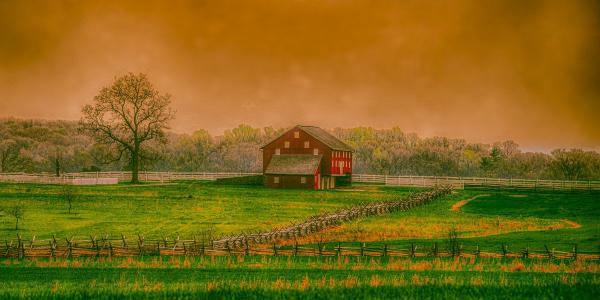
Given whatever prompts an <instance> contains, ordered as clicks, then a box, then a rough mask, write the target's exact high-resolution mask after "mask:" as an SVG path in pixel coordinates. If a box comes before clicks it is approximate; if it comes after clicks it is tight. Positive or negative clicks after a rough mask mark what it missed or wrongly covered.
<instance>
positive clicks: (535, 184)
mask: <svg viewBox="0 0 600 300" xmlns="http://www.w3.org/2000/svg"><path fill="white" fill-rule="evenodd" d="M352 181H354V182H365V183H378V184H385V185H392V186H415V187H431V186H438V185H448V186H452V187H453V188H459V189H463V188H465V187H503V188H522V189H551V190H589V191H600V181H598V180H585V181H583V180H579V181H569V180H541V179H515V178H485V177H450V176H393V175H367V174H354V175H352Z"/></svg>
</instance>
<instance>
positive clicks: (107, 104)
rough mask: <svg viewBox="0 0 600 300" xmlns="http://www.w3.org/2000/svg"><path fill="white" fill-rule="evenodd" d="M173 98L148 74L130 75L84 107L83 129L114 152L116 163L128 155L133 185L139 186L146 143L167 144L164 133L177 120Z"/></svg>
mask: <svg viewBox="0 0 600 300" xmlns="http://www.w3.org/2000/svg"><path fill="white" fill-rule="evenodd" d="M170 98H171V96H170V95H168V94H160V93H159V92H158V91H157V90H156V89H155V88H154V87H153V86H152V84H151V83H150V81H149V80H148V78H147V76H146V75H145V74H141V73H140V74H137V75H136V74H133V73H129V74H127V75H125V76H122V77H118V78H116V79H115V81H114V82H113V83H112V85H110V86H108V87H104V88H103V89H101V90H100V92H99V94H98V95H97V96H96V97H94V103H93V104H92V105H86V106H84V107H83V110H82V112H83V117H82V119H81V127H82V129H83V130H84V131H85V132H88V133H90V134H91V135H92V136H93V137H94V138H95V139H96V141H97V142H99V143H102V144H105V145H108V146H109V147H110V148H111V150H114V156H113V160H120V159H121V158H122V157H123V154H124V153H126V154H127V155H128V158H129V166H130V168H131V182H133V183H136V182H139V178H138V172H139V168H140V160H141V159H142V158H143V155H144V154H143V153H144V152H143V150H144V143H145V142H148V141H150V140H156V141H159V142H161V143H162V142H165V132H164V131H165V130H166V129H168V123H169V121H171V120H172V119H173V117H174V112H173V111H172V110H171V109H170V108H169V104H170V103H171V100H170Z"/></svg>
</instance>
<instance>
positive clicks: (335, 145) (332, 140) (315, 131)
mask: <svg viewBox="0 0 600 300" xmlns="http://www.w3.org/2000/svg"><path fill="white" fill-rule="evenodd" d="M294 128H299V129H300V130H302V131H304V132H306V133H308V134H309V135H311V136H312V137H314V138H315V139H317V140H319V141H320V142H321V143H323V144H325V146H327V147H329V148H331V149H332V150H338V151H354V150H353V149H352V147H350V146H348V144H346V143H344V142H342V141H340V140H339V139H338V138H336V137H335V136H333V135H332V134H331V133H329V132H327V131H325V130H323V129H322V128H320V127H316V126H304V125H298V126H296V127H294ZM294 128H292V129H290V130H293V129H294ZM290 130H286V131H285V132H284V133H282V134H281V135H279V136H278V137H276V138H274V139H272V140H271V141H269V142H268V143H266V144H264V145H263V146H262V147H260V148H261V149H262V148H264V147H266V146H267V145H269V144H271V143H272V142H274V141H276V140H278V139H279V138H281V137H282V136H283V135H284V134H286V133H287V132H289V131H290Z"/></svg>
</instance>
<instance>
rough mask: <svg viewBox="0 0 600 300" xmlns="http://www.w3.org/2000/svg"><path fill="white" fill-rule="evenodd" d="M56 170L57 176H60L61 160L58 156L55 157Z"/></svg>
mask: <svg viewBox="0 0 600 300" xmlns="http://www.w3.org/2000/svg"><path fill="white" fill-rule="evenodd" d="M54 171H55V173H56V177H60V161H59V160H58V158H55V159H54Z"/></svg>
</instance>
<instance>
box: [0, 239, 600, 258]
mask: <svg viewBox="0 0 600 300" xmlns="http://www.w3.org/2000/svg"><path fill="white" fill-rule="evenodd" d="M346 244H348V243H346ZM352 244H354V245H356V246H341V244H340V243H337V244H336V243H328V244H322V243H318V244H316V245H298V244H294V245H292V246H279V245H277V244H273V245H267V244H259V245H253V246H250V245H245V246H243V247H235V248H222V247H215V246H214V245H212V244H211V243H210V242H203V241H200V240H196V239H188V240H185V239H179V237H177V238H175V239H168V238H163V239H145V238H144V237H143V236H137V237H136V238H133V239H128V238H127V237H126V236H124V235H122V236H121V237H120V238H109V237H108V236H104V237H102V238H98V239H97V238H96V237H90V238H89V239H85V240H84V239H81V240H75V239H73V238H70V239H62V240H61V239H56V238H52V239H46V240H36V239H35V237H34V238H32V239H31V240H25V239H22V238H21V237H20V236H19V237H18V238H17V239H16V240H10V241H8V240H7V241H4V245H0V257H5V258H24V257H111V256H228V255H237V256H239V255H265V256H371V257H375V256H378V257H494V258H504V257H506V258H509V257H510V258H549V259H587V260H599V259H600V253H599V252H583V251H579V250H578V249H577V247H576V246H574V247H573V248H572V250H571V251H557V250H554V249H550V248H549V247H547V246H546V247H545V249H530V248H523V249H519V250H517V251H509V250H508V247H507V246H506V245H505V244H503V245H500V247H498V250H496V251H489V250H488V251H482V250H481V249H480V248H479V247H478V246H476V247H470V248H463V247H462V246H459V247H457V248H456V250H447V249H444V248H440V247H439V246H438V244H437V243H433V244H431V245H423V244H419V245H416V244H410V245H403V246H400V245H392V246H390V245H387V244H381V243H378V244H369V245H367V244H366V243H361V242H354V243H352Z"/></svg>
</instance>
